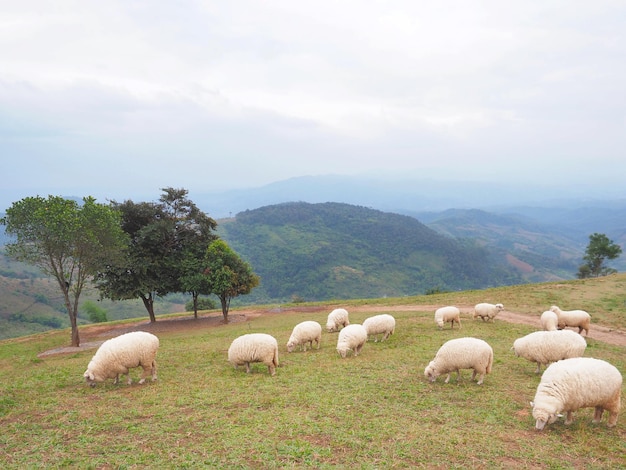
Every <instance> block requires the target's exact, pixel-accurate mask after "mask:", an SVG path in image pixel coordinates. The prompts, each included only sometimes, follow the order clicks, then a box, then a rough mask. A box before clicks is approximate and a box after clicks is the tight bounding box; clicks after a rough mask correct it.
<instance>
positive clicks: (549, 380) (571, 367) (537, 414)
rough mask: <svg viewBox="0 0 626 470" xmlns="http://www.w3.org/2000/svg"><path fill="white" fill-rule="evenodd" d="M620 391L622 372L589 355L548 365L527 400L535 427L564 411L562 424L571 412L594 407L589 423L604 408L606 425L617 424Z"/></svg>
mask: <svg viewBox="0 0 626 470" xmlns="http://www.w3.org/2000/svg"><path fill="white" fill-rule="evenodd" d="M621 393H622V375H621V374H620V372H619V371H618V370H617V368H616V367H615V366H613V365H611V364H609V363H608V362H606V361H602V360H600V359H593V358H591V357H577V358H573V359H564V360H562V361H558V362H555V363H554V364H552V365H550V366H549V367H548V368H547V369H546V370H545V372H544V373H543V375H542V376H541V381H540V382H539V385H538V386H537V393H536V394H535V399H534V400H533V401H532V402H531V403H530V405H531V406H532V409H533V418H535V420H536V421H535V428H536V429H539V430H541V429H543V428H544V427H545V425H546V424H552V423H554V422H555V421H556V420H557V417H558V414H559V413H561V412H563V411H565V412H566V413H567V417H566V418H565V424H571V423H572V421H573V420H574V418H573V412H574V411H576V410H578V409H580V408H590V407H594V408H595V411H594V414H593V422H594V423H599V422H600V421H601V419H602V413H603V412H604V410H608V412H609V421H608V426H609V427H613V426H615V425H616V424H617V417H618V416H619V411H620V400H621V397H620V395H621Z"/></svg>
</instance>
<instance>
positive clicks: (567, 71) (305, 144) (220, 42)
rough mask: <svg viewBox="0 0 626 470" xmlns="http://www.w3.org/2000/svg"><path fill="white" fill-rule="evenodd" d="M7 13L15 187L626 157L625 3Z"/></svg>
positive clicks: (77, 5) (522, 165) (139, 7)
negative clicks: (71, 172)
mask: <svg viewBox="0 0 626 470" xmlns="http://www.w3.org/2000/svg"><path fill="white" fill-rule="evenodd" d="M0 14H1V15H2V17H3V21H2V23H0V153H2V155H3V156H4V155H8V156H9V157H8V158H9V159H10V161H11V162H13V163H12V164H11V167H10V168H8V169H3V170H4V171H3V174H4V175H7V179H9V180H10V183H8V184H10V186H11V187H12V188H19V187H24V186H26V187H33V186H35V187H42V186H43V185H45V184H46V182H50V180H54V182H55V183H54V184H56V185H58V187H59V188H61V189H62V188H64V187H66V186H67V187H72V186H73V185H76V184H77V180H79V181H83V182H84V183H83V186H82V187H81V188H82V189H83V190H85V189H86V190H88V189H89V188H94V189H95V188H98V187H100V186H102V191H106V190H107V188H113V187H115V186H117V185H119V186H120V189H116V191H123V190H124V185H126V186H128V185H129V184H136V185H140V186H142V187H152V188H155V187H157V186H159V185H160V186H164V185H167V186H175V185H177V184H180V185H182V186H190V187H191V186H192V185H196V186H202V185H215V186H218V185H222V186H223V187H228V186H229V185H234V186H241V185H246V184H255V183H256V184H264V183H267V182H270V181H275V180H278V179H282V178H287V177H290V176H296V175H300V174H326V173H333V172H336V173H353V172H355V171H374V172H375V171H389V170H390V169H396V170H397V171H398V172H399V173H402V172H408V171H415V172H417V173H419V172H422V171H426V172H437V173H440V174H441V173H458V174H460V175H466V176H467V177H476V176H480V175H484V174H500V175H502V174H504V173H506V172H507V171H508V172H509V177H516V178H522V177H525V178H533V177H534V178H537V177H544V178H550V177H551V176H552V175H553V174H558V173H559V172H563V173H566V174H567V178H570V179H572V178H577V177H578V178H581V179H582V178H586V177H587V176H588V175H590V174H594V175H595V177H596V178H597V179H600V180H601V179H602V177H606V178H607V179H611V178H613V180H616V179H617V178H618V177H617V176H616V175H619V174H623V171H624V170H626V168H625V167H624V165H625V163H624V162H623V158H622V150H621V149H623V148H624V144H625V143H626V142H625V140H626V139H625V137H624V136H625V135H626V133H625V132H624V130H625V127H626V116H625V113H624V109H626V93H625V92H624V87H623V83H624V82H625V81H626V63H625V62H624V60H623V57H624V56H626V50H625V49H626V41H625V36H626V33H625V32H624V28H623V24H624V22H625V20H626V6H624V5H623V4H622V3H621V2H614V1H610V0H600V1H596V2H593V3H589V2H584V1H574V2H565V1H552V2H516V3H511V2H506V3H502V2H496V1H488V2H482V3H480V4H476V3H468V2H464V1H460V0H458V1H453V0H446V1H444V2H424V1H392V2H381V1H374V0H372V1H359V2H357V1H341V2H336V1H333V2H331V1H328V0H321V1H319V2H314V3H302V2H292V1H287V0H277V1H268V2H255V1H237V2H210V1H193V0H187V1H182V2H176V3H172V2H163V1H158V2H146V1H144V2H142V1H139V2H130V3H129V2H122V1H115V0H112V1H109V2H95V1H79V0H60V1H58V2H42V1H38V0H24V1H20V2H5V4H4V5H2V6H1V7H0ZM80 161H89V162H90V164H89V165H86V167H88V168H84V169H83V168H82V166H79V165H77V162H80ZM51 162H55V163H51ZM22 164H24V165H25V166H22ZM111 165H113V166H114V171H113V170H112V169H111V168H109V167H110V166H111ZM616 167H617V168H616ZM68 168H74V169H75V171H76V172H79V173H77V174H78V175H79V176H75V175H72V176H70V175H69V172H68V171H67V169H68ZM89 168H95V169H97V171H98V173H99V174H100V175H101V176H100V177H98V178H95V179H91V174H92V173H93V172H91V173H90V172H89ZM146 168H149V169H150V171H146ZM194 168H195V169H194ZM537 168H543V169H545V171H537ZM618 169H619V170H620V171H621V173H620V171H618ZM146 175H149V177H148V176H146ZM86 181H89V183H86ZM166 181H172V182H171V183H167V182H166ZM29 185H30V186H29Z"/></svg>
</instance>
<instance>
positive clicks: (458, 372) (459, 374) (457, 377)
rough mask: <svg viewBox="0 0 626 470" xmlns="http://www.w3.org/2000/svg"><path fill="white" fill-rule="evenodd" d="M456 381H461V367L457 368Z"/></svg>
mask: <svg viewBox="0 0 626 470" xmlns="http://www.w3.org/2000/svg"><path fill="white" fill-rule="evenodd" d="M456 381H457V382H460V381H461V369H457V370H456Z"/></svg>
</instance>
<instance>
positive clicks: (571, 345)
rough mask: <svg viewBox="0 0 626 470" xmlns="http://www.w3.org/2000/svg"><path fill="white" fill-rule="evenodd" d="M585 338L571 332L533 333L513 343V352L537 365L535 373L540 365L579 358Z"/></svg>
mask: <svg viewBox="0 0 626 470" xmlns="http://www.w3.org/2000/svg"><path fill="white" fill-rule="evenodd" d="M586 347H587V342H586V341H585V338H583V337H582V336H580V335H579V334H577V333H575V332H573V331H572V330H555V331H535V332H533V333H530V334H527V335H526V336H523V337H521V338H518V339H516V340H515V341H514V342H513V348H512V349H513V352H515V355H516V356H520V357H523V358H524V359H527V360H529V361H530V362H536V363H537V369H536V370H535V373H537V374H538V373H539V372H540V371H541V365H542V364H543V365H544V366H546V365H548V364H549V363H551V362H556V361H560V360H561V359H569V358H572V357H581V356H582V355H583V354H584V353H585V348H586Z"/></svg>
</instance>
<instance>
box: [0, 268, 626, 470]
mask: <svg viewBox="0 0 626 470" xmlns="http://www.w3.org/2000/svg"><path fill="white" fill-rule="evenodd" d="M625 281H626V277H623V276H621V275H620V276H619V277H615V278H614V279H613V280H610V281H607V280H605V281H604V283H603V282H602V281H600V280H598V281H594V282H592V281H576V282H568V283H562V284H552V285H550V284H546V285H544V284H541V285H530V286H515V287H511V288H499V289H493V290H488V291H482V292H463V293H454V294H441V295H437V296H426V297H421V298H419V299H418V298H413V299H410V298H404V299H377V300H375V301H367V302H366V301H354V302H352V303H350V302H347V303H345V304H344V305H345V306H346V308H347V309H348V310H350V308H351V305H352V306H353V307H354V309H355V311H358V310H357V308H356V307H357V306H359V305H363V304H364V303H368V304H370V305H380V306H385V307H386V308H390V307H391V310H392V311H391V312H389V313H391V314H392V315H394V317H395V318H396V322H397V328H396V333H395V334H394V335H393V336H391V338H390V339H389V340H388V341H385V342H383V343H380V342H379V343H374V342H368V343H367V344H366V345H365V347H364V348H363V351H362V354H361V355H360V356H358V357H353V356H352V355H350V356H349V357H348V358H346V359H341V358H340V357H339V355H338V354H337V352H336V350H335V346H336V341H337V333H324V334H323V336H322V347H321V349H320V350H313V351H307V352H294V353H291V354H288V353H287V352H286V347H285V344H286V342H287V339H288V338H289V335H290V333H291V329H292V328H293V326H294V325H295V324H296V323H298V322H300V321H303V320H308V319H311V320H316V321H318V322H320V323H321V324H322V325H324V324H325V322H326V315H327V313H328V311H330V310H321V311H317V312H308V313H305V312H295V313H294V312H291V313H282V314H268V315H262V316H260V317H258V318H254V319H252V320H249V321H246V322H233V323H230V324H226V325H220V326H217V327H214V328H207V329H202V328H191V329H186V330H180V329H179V330H175V331H171V332H163V333H160V334H159V337H160V339H161V348H160V350H159V355H158V363H159V380H158V381H157V382H155V383H148V384H145V385H138V384H137V383H134V384H132V385H131V386H127V385H113V384H112V382H108V383H105V384H100V385H98V386H97V387H96V388H95V389H91V388H89V387H88V386H87V385H86V384H85V382H84V380H83V378H82V373H83V372H84V370H85V368H86V366H87V363H88V362H89V360H90V359H91V356H92V355H93V353H94V352H95V351H94V350H91V351H84V352H80V353H76V354H70V355H56V356H50V357H46V358H44V359H40V358H38V357H37V355H38V353H40V352H42V351H46V350H48V349H51V348H55V347H58V346H59V345H62V344H64V343H66V342H67V338H68V337H69V335H68V332H67V331H62V332H59V331H56V332H51V333H46V334H40V335H36V336H31V337H26V338H20V339H15V340H6V341H2V342H0V426H1V429H2V433H1V435H0V462H2V467H3V468H20V469H21V468H44V467H45V468H60V467H70V468H72V467H73V468H106V469H108V468H111V469H113V468H229V469H230V468H348V467H349V468H362V469H375V468H411V467H427V468H626V421H624V416H622V417H621V418H622V419H621V420H620V421H618V425H617V427H615V428H612V429H609V428H607V426H606V416H605V417H604V419H603V421H602V423H600V424H592V423H591V419H592V415H593V410H592V409H583V410H580V411H579V412H577V413H576V414H575V416H576V417H575V421H574V423H573V424H572V425H570V426H565V425H564V424H563V421H562V419H561V420H560V421H559V422H557V423H555V424H553V425H551V426H549V427H548V428H547V429H546V430H545V431H543V432H538V431H535V429H534V421H533V419H532V416H531V413H530V411H531V410H530V406H529V401H530V400H532V399H533V397H534V394H535V390H536V387H537V384H538V382H539V375H537V374H535V373H534V370H535V365H534V364H531V363H530V362H527V361H525V360H523V359H521V358H517V357H515V356H514V355H513V354H512V353H511V351H510V348H511V346H512V343H513V341H514V340H515V339H516V338H518V337H520V336H523V335H525V334H527V333H529V332H531V331H533V330H534V329H535V328H533V327H532V326H527V325H518V324H511V323H506V322H503V321H498V320H496V321H495V322H494V323H483V322H482V321H480V320H478V321H473V320H471V319H468V318H463V325H462V329H461V330H453V331H451V330H449V329H445V330H443V331H440V330H438V329H437V327H436V325H435V324H434V321H433V312H432V310H431V309H430V308H425V307H421V306H420V305H421V304H425V303H439V304H442V305H443V304H449V303H456V304H460V303H465V304H468V305H469V304H472V303H474V302H475V301H477V300H479V299H480V300H486V301H496V300H497V301H502V302H503V303H504V304H505V306H506V307H507V309H511V310H513V309H514V308H515V309H516V311H521V312H536V313H537V315H538V314H540V313H541V311H542V307H543V306H545V305H546V304H547V305H548V306H549V305H550V304H552V303H561V304H562V306H563V308H569V307H573V305H568V304H567V302H566V301H567V300H569V301H570V303H571V304H576V305H580V304H582V305H581V308H587V309H588V310H590V311H593V312H594V323H600V324H603V325H607V326H613V327H615V326H619V325H620V324H621V325H623V324H624V323H623V321H622V320H623V312H624V307H623V302H624V295H626V291H625V290H624V289H623V285H624V282H625ZM607 282H608V283H610V287H609V284H607ZM453 300H455V301H457V302H453ZM394 305H398V306H399V305H403V308H399V307H398V309H397V310H393V306H394ZM407 305H409V306H411V305H414V308H413V307H412V308H410V309H407V308H406V306H407ZM594 305H595V306H596V308H595V309H592V308H590V307H592V306H594ZM233 313H236V312H233ZM372 314H374V313H351V318H350V319H351V322H353V323H360V322H362V321H363V320H364V319H365V318H366V317H367V316H370V315H372ZM248 332H265V333H270V334H272V335H274V336H275V337H276V338H277V339H278V342H279V349H280V360H281V367H280V368H278V370H277V374H276V376H274V377H270V376H269V374H268V372H267V368H266V367H265V366H262V365H260V364H256V365H254V366H253V370H252V373H251V374H245V372H244V369H243V368H239V369H237V370H235V369H234V368H233V367H232V366H231V365H230V364H228V363H227V361H226V351H227V349H228V346H229V345H230V343H231V341H232V340H233V339H234V338H235V337H237V336H239V335H241V334H244V333H248ZM460 336H475V337H479V338H482V339H484V340H486V341H487V342H488V343H489V344H490V345H491V346H492V347H493V349H494V353H495V360H494V367H493V372H492V374H490V375H488V376H487V377H486V378H485V383H484V384H483V385H480V386H478V385H476V383H475V382H471V381H470V376H471V371H468V370H465V371H463V372H462V379H461V381H460V382H457V381H456V380H455V377H454V376H453V378H452V379H451V382H450V383H449V384H444V383H443V378H442V377H440V378H439V379H438V380H437V381H436V382H435V383H432V384H431V383H429V382H427V381H426V379H425V378H424V375H423V371H424V367H425V366H426V365H427V364H428V362H429V361H430V360H431V359H432V358H433V357H434V355H435V352H436V351H437V349H438V348H439V347H440V346H441V344H443V342H445V341H447V340H448V339H451V338H456V337H460ZM625 353H626V348H625V347H623V346H615V345H610V344H607V343H603V342H600V341H596V340H593V339H589V340H588V347H587V351H586V353H585V355H586V356H590V357H596V358H600V359H605V360H607V361H609V362H611V363H612V364H614V365H615V366H616V367H617V368H618V369H619V370H620V371H621V372H622V374H623V373H624V371H626V354H625ZM132 375H133V377H134V379H135V381H136V379H137V377H138V376H139V370H137V369H136V370H134V371H133V373H132ZM624 400H625V398H624V397H622V401H623V403H624V402H625V401H624ZM605 415H606V414H605Z"/></svg>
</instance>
